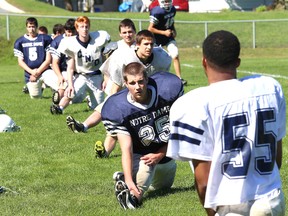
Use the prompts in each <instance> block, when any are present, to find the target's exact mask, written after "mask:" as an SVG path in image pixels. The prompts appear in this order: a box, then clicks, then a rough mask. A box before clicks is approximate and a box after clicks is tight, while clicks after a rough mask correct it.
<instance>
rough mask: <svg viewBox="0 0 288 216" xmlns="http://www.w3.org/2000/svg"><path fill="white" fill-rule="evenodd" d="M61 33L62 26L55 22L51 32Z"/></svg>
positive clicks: (62, 30) (62, 31)
mask: <svg viewBox="0 0 288 216" xmlns="http://www.w3.org/2000/svg"><path fill="white" fill-rule="evenodd" d="M57 33H58V34H63V33H64V26H63V25H62V24H60V23H57V24H55V25H54V26H53V34H57Z"/></svg>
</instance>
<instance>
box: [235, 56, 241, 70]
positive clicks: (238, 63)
mask: <svg viewBox="0 0 288 216" xmlns="http://www.w3.org/2000/svg"><path fill="white" fill-rule="evenodd" d="M240 64H241V59H240V58H238V60H237V63H236V68H238V67H239V66H240Z"/></svg>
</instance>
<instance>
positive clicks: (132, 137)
mask: <svg viewBox="0 0 288 216" xmlns="http://www.w3.org/2000/svg"><path fill="white" fill-rule="evenodd" d="M123 76H124V82H125V86H126V87H127V88H126V89H124V90H121V91H120V92H118V93H116V94H114V95H112V96H110V97H109V98H108V99H107V101H106V102H105V103H104V105H103V108H102V121H103V123H104V125H105V127H106V129H107V130H108V131H109V133H111V134H115V135H117V138H118V141H119V143H120V147H121V152H122V168H123V173H124V178H125V182H124V181H123V178H122V177H121V176H120V175H118V174H119V173H118V174H117V175H114V177H115V180H116V183H115V190H116V191H115V193H116V197H117V199H118V201H119V203H120V205H121V206H122V207H123V208H124V209H127V208H131V209H133V208H136V207H138V206H139V205H140V204H141V202H142V197H143V194H144V192H145V191H147V190H148V189H149V188H150V189H160V188H169V187H171V186H172V184H173V182H174V177H175V172H176V163H175V161H174V160H171V159H169V158H167V157H166V156H165V155H166V148H167V142H168V138H169V135H170V130H169V111H170V107H171V105H172V104H173V103H174V101H175V100H176V99H177V98H178V97H180V96H181V95H182V94H183V84H182V82H181V80H180V79H179V78H178V77H177V76H175V75H173V74H171V73H169V72H157V73H155V74H153V75H152V76H151V77H149V78H148V76H147V72H146V71H145V67H144V66H143V64H141V63H139V62H132V63H130V64H128V65H127V66H125V67H124V69H123ZM115 110H117V112H115ZM120 179H122V180H120ZM130 192H131V193H130Z"/></svg>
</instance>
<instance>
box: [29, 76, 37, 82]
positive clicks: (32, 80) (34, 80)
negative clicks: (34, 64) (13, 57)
mask: <svg viewBox="0 0 288 216" xmlns="http://www.w3.org/2000/svg"><path fill="white" fill-rule="evenodd" d="M29 81H30V82H36V81H37V78H36V77H35V76H34V75H30V78H29Z"/></svg>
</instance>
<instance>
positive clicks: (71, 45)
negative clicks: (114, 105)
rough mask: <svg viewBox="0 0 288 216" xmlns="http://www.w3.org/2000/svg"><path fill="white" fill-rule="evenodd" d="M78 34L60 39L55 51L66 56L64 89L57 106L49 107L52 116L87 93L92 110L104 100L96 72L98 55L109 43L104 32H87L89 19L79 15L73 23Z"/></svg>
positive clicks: (97, 70) (99, 59)
mask: <svg viewBox="0 0 288 216" xmlns="http://www.w3.org/2000/svg"><path fill="white" fill-rule="evenodd" d="M75 27H76V31H77V32H78V34H77V35H76V36H72V37H66V38H64V39H63V40H62V41H61V43H60V45H59V47H58V51H60V52H61V53H63V54H65V55H67V56H68V57H69V60H68V62H67V73H68V77H67V78H68V87H67V88H66V90H65V94H64V97H63V98H62V99H61V100H60V102H59V105H58V104H52V106H51V107H50V112H51V113H52V114H62V113H63V110H64V109H65V108H66V107H67V106H68V105H69V104H70V101H72V99H73V98H74V97H78V96H79V95H82V94H86V93H89V96H90V100H91V108H92V109H94V108H95V107H96V106H97V105H98V104H100V103H102V102H103V100H104V92H103V91H102V82H103V76H102V73H101V71H100V70H99V68H100V66H101V65H102V62H103V55H102V52H103V50H104V48H105V45H106V44H107V43H108V42H109V41H110V35H109V34H108V33H107V32H106V31H95V32H89V31H90V20H89V18H88V17H86V16H80V17H78V18H77V19H76V21H75Z"/></svg>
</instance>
